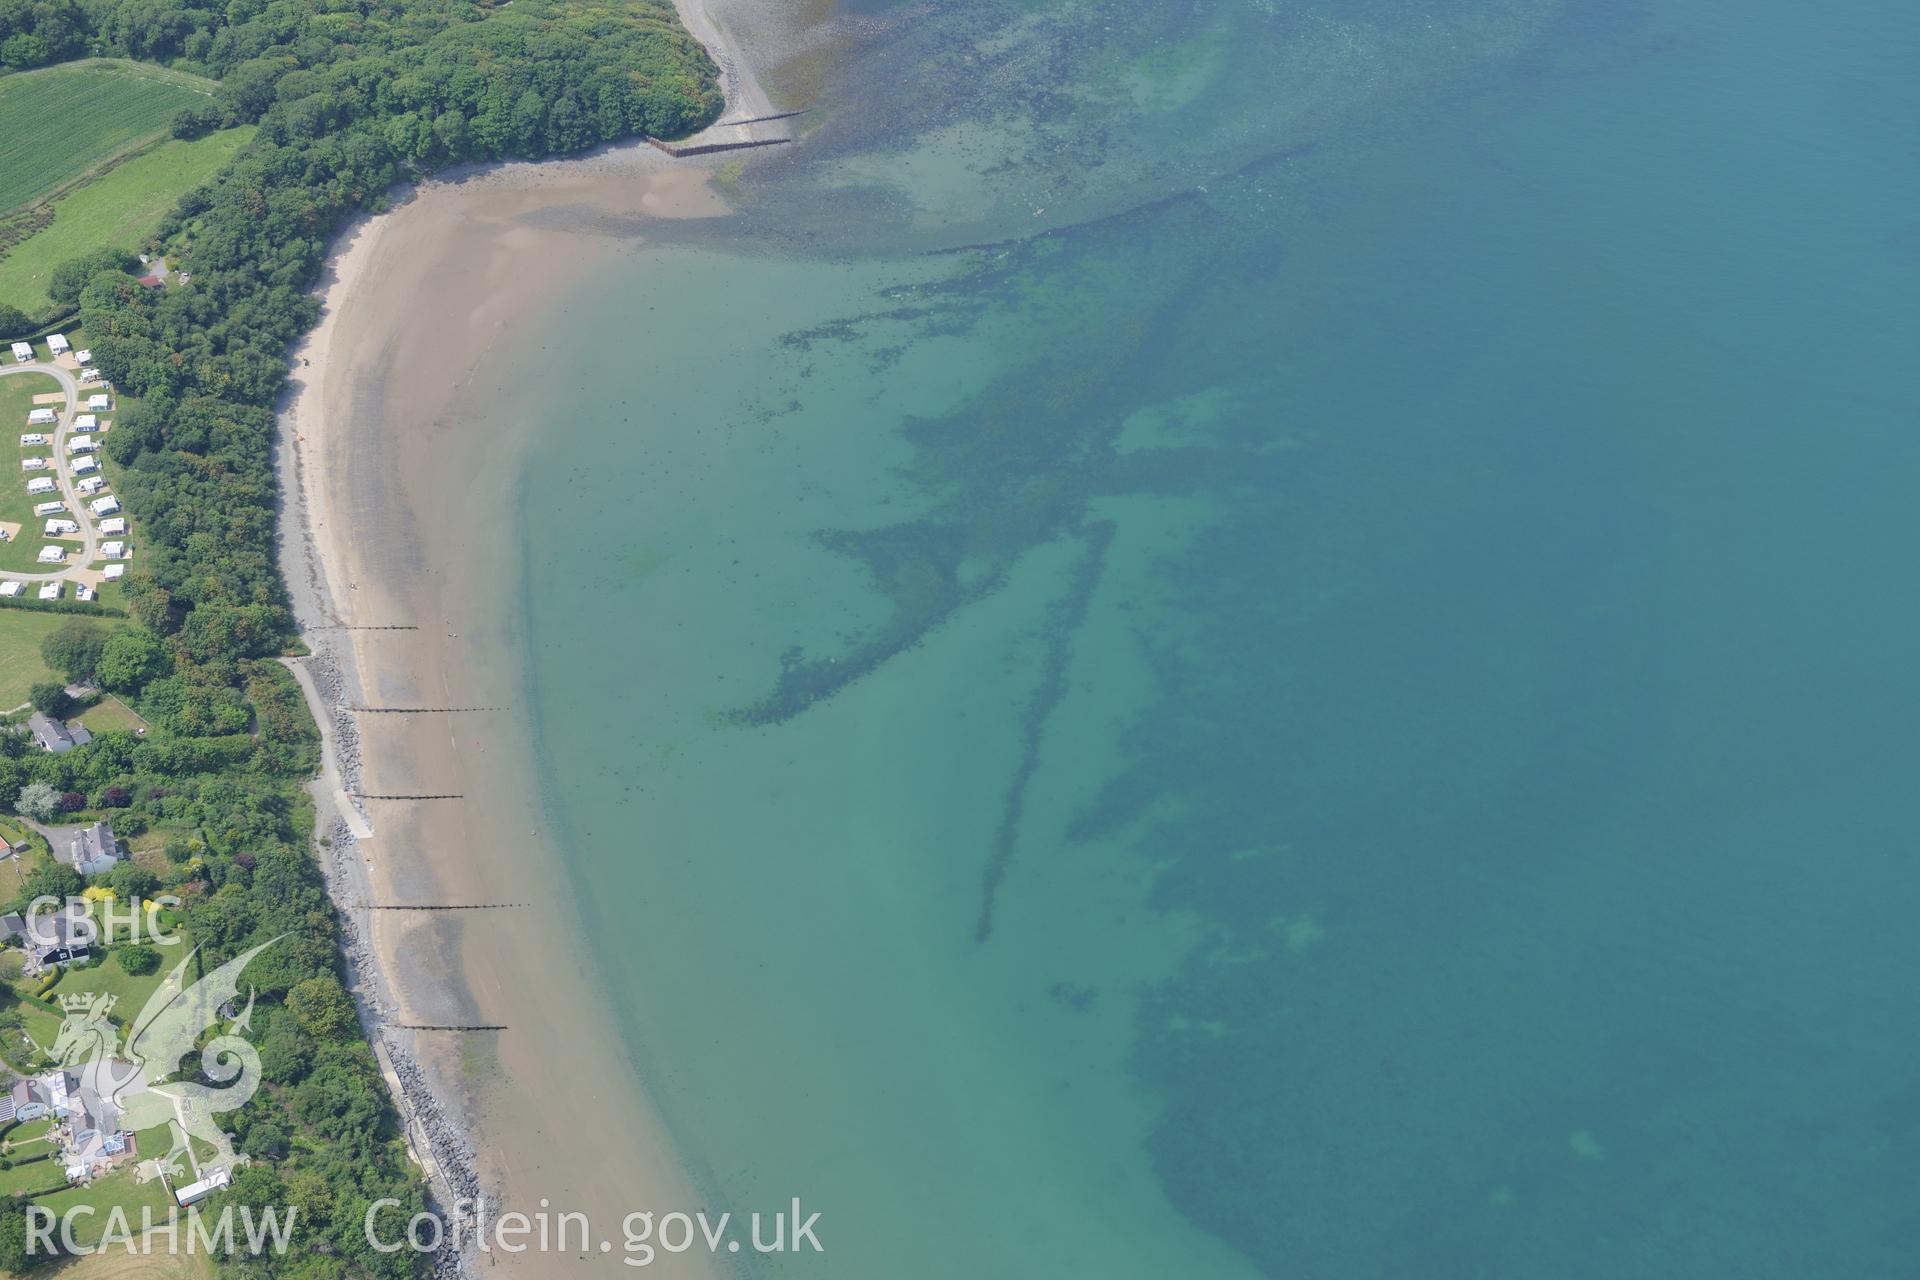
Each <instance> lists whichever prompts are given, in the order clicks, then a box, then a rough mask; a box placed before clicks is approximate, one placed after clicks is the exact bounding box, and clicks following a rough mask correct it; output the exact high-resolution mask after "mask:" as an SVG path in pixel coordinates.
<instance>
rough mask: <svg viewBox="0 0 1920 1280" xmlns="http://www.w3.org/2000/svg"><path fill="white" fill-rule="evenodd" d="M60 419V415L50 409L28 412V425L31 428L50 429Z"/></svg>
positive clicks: (30, 410)
mask: <svg viewBox="0 0 1920 1280" xmlns="http://www.w3.org/2000/svg"><path fill="white" fill-rule="evenodd" d="M59 418H60V415H59V413H57V412H55V411H54V410H52V409H48V408H44V407H43V408H39V409H29V410H27V425H28V426H30V427H50V426H52V425H53V424H54V423H55V422H57V421H58V420H59Z"/></svg>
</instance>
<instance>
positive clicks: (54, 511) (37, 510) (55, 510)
mask: <svg viewBox="0 0 1920 1280" xmlns="http://www.w3.org/2000/svg"><path fill="white" fill-rule="evenodd" d="M66 509H67V504H66V503H64V502H62V501H61V500H60V499H58V498H55V499H54V500H53V501H52V502H40V503H35V504H34V508H33V514H35V515H37V516H57V515H59V514H60V513H61V512H63V511H65V510H66Z"/></svg>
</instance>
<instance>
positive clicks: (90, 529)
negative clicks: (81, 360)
mask: <svg viewBox="0 0 1920 1280" xmlns="http://www.w3.org/2000/svg"><path fill="white" fill-rule="evenodd" d="M16 373H44V374H46V375H47V376H48V377H49V378H52V379H53V380H54V381H55V382H57V383H59V384H60V389H61V390H62V391H64V392H66V395H67V407H66V408H65V409H63V410H62V411H61V413H60V423H59V425H58V426H56V427H55V428H54V430H53V475H54V479H55V481H56V482H57V483H58V484H59V486H60V496H61V497H63V498H65V499H66V502H67V511H68V512H69V514H71V515H72V517H73V518H74V519H75V520H77V521H79V523H80V536H81V539H82V547H81V556H80V559H79V561H78V563H75V562H74V561H73V559H72V557H71V555H69V557H68V562H67V564H66V566H65V567H64V568H62V569H61V570H60V571H59V572H58V573H16V572H14V571H12V570H8V571H7V573H6V575H5V576H7V577H9V578H18V579H20V580H21V581H22V582H56V581H60V580H63V579H66V578H70V577H72V576H73V575H74V574H75V573H76V572H78V571H79V570H81V569H84V568H86V567H87V566H88V565H90V564H92V563H93V562H94V560H95V558H96V557H98V555H99V554H100V534H99V531H98V530H97V529H95V528H94V519H93V509H92V508H91V507H89V506H87V505H86V503H85V502H83V501H82V500H81V498H80V495H79V493H78V492H77V491H75V489H74V487H73V469H72V467H71V466H70V465H69V463H70V462H71V461H72V460H71V459H69V458H68V457H67V455H66V448H67V436H68V434H69V433H70V432H71V431H72V430H73V419H74V415H75V414H77V413H78V412H79V411H80V384H79V383H78V382H75V381H74V378H73V375H72V374H70V373H68V372H67V371H66V370H65V369H62V368H60V367H59V366H58V365H51V364H38V363H35V364H10V365H4V366H0V378H7V377H11V376H13V375H14V374H16ZM15 428H18V429H19V430H20V431H24V430H26V427H25V425H24V424H22V423H15V424H14V425H13V426H11V427H8V428H7V430H9V431H13V430H15ZM32 478H33V477H32V476H31V475H30V474H28V473H27V472H24V471H23V472H21V473H20V478H19V480H18V481H17V482H15V481H9V483H19V484H25V483H26V482H27V481H28V480H31V479H32ZM45 527H46V526H45V525H44V524H23V525H21V526H20V535H19V536H20V537H22V538H24V537H26V536H27V534H28V532H29V531H30V530H32V529H35V528H42V529H43V528H45ZM42 541H43V542H45V541H46V539H43V540H42ZM63 545H65V544H63Z"/></svg>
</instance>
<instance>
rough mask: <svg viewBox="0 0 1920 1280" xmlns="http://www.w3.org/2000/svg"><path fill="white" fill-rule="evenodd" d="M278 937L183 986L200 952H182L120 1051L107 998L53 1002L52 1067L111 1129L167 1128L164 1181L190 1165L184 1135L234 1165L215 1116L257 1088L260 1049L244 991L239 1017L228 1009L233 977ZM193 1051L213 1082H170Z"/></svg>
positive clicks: (236, 980) (236, 987)
mask: <svg viewBox="0 0 1920 1280" xmlns="http://www.w3.org/2000/svg"><path fill="white" fill-rule="evenodd" d="M278 941H279V939H278V938H274V939H271V940H269V941H267V942H263V943H261V944H260V945H259V946H257V947H255V948H254V949H253V950H251V951H248V952H246V953H245V954H243V955H238V956H235V957H234V958H233V959H231V960H229V961H227V962H226V963H225V964H223V965H221V966H220V967H219V968H218V969H215V970H214V971H213V972H212V973H210V974H207V975H206V976H205V977H203V978H201V979H200V981H198V982H195V983H192V984H191V985H189V984H188V983H187V981H186V975H187V969H188V967H189V966H190V965H192V963H193V959H194V956H195V955H197V954H198V953H199V948H197V947H196V948H194V950H193V951H190V952H188V953H187V956H186V958H185V959H183V960H182V961H181V962H180V963H179V964H177V965H175V966H174V968H173V972H172V973H171V974H169V975H168V976H167V978H166V980H165V981H164V982H162V983H161V984H160V986H159V988H158V989H157V990H156V991H155V992H154V993H153V995H152V996H151V997H150V998H149V999H148V1000H147V1003H146V1006H145V1007H144V1008H142V1009H141V1010H140V1016H139V1017H137V1018H135V1019H134V1020H133V1022H132V1023H131V1024H130V1025H129V1026H128V1027H127V1031H126V1042H125V1044H124V1045H122V1044H121V1041H120V1028H119V1027H118V1026H117V1025H115V1023H114V1022H113V1020H112V1019H111V1018H110V1017H109V1016H108V1014H109V1012H110V1011H111V1010H112V1008H113V1005H114V1000H115V997H113V996H111V995H107V994H103V993H95V992H89V993H86V994H81V995H74V996H70V997H67V998H66V999H63V1000H62V1001H61V1005H62V1007H63V1008H64V1009H65V1010H66V1015H67V1016H66V1020H65V1021H64V1022H62V1023H61V1024H60V1034H59V1035H58V1036H57V1037H56V1038H55V1040H54V1042H53V1047H52V1048H51V1049H49V1050H48V1051H47V1052H48V1053H49V1054H50V1055H51V1056H52V1058H53V1059H54V1061H55V1063H56V1064H57V1066H58V1068H60V1069H63V1070H67V1071H71V1072H73V1073H74V1075H75V1076H76V1077H77V1079H78V1082H79V1091H80V1095H81V1098H82V1099H83V1100H85V1102H86V1103H87V1104H88V1109H89V1111H90V1112H96V1111H97V1112H102V1113H104V1112H106V1111H107V1109H108V1108H111V1109H113V1110H114V1111H117V1112H118V1113H119V1123H118V1125H117V1126H116V1127H117V1128H118V1129H121V1130H133V1131H136V1132H138V1131H141V1130H146V1129H151V1128H153V1127H154V1126H156V1125H160V1124H163V1123H164V1124H166V1125H168V1126H169V1132H170V1133H171V1135H172V1138H173V1146H172V1148H171V1149H170V1150H169V1151H168V1152H167V1153H166V1154H165V1155H164V1156H162V1157H161V1159H160V1166H161V1168H163V1169H165V1170H166V1171H167V1172H168V1174H169V1176H178V1175H179V1173H180V1172H181V1170H182V1168H183V1167H184V1166H185V1164H186V1163H187V1162H188V1161H189V1159H190V1152H189V1150H188V1146H187V1140H188V1137H189V1136H191V1137H194V1138H198V1139H200V1140H201V1141H202V1142H204V1143H206V1144H208V1145H210V1146H211V1147H213V1148H214V1150H215V1151H216V1152H217V1153H218V1155H217V1159H218V1160H219V1161H221V1162H225V1163H228V1164H232V1163H236V1162H237V1160H238V1157H236V1155H235V1153H234V1150H233V1144H232V1142H231V1141H230V1140H229V1139H228V1138H227V1134H226V1130H225V1129H224V1128H222V1127H221V1126H220V1125H219V1124H218V1123H216V1122H215V1120H214V1116H215V1115H216V1114H224V1113H225V1112H229V1111H232V1110H234V1109H235V1108H236V1107H239V1106H242V1105H244V1104H245V1103H246V1101H247V1099H249V1098H251V1097H252V1096H253V1094H254V1090H256V1089H258V1088H259V1087H260V1053H259V1051H258V1050H256V1049H255V1048H254V1047H253V1045H252V1043H251V1042H249V1041H248V1040H247V1039H246V1036H245V1033H246V1032H247V1031H248V1029H249V1028H250V1026H251V1021H252V1016H253V1001H254V993H253V992H252V991H251V990H249V992H248V993H247V1003H246V1006H245V1008H243V1009H241V1010H239V1011H238V1012H237V1013H235V1012H232V1011H231V1006H232V1004H233V1003H234V1002H235V1001H236V999H237V998H238V996H239V993H240V971H241V970H243V969H245V968H246V967H247V964H248V963H249V962H250V961H251V960H252V959H253V958H254V957H255V956H257V955H259V954H260V953H261V952H262V951H265V950H266V949H267V948H268V947H270V946H272V945H273V944H274V943H275V942H278ZM222 1022H224V1023H225V1024H226V1025H225V1026H224V1027H221V1026H220V1024H221V1023H222ZM216 1027H219V1030H218V1031H217V1032H216V1033H215V1034H214V1035H213V1036H211V1037H210V1038H208V1039H206V1040H205V1042H204V1043H202V1035H203V1033H205V1032H207V1031H209V1030H212V1029H214V1028H216ZM196 1049H197V1050H198V1052H199V1057H200V1071H199V1074H200V1075H201V1076H203V1077H205V1079H207V1080H211V1081H213V1082H214V1083H213V1084H211V1085H209V1084H204V1083H201V1082H200V1081H199V1080H169V1077H171V1076H173V1075H174V1074H175V1073H176V1072H178V1071H179V1070H180V1064H181V1060H182V1059H184V1058H186V1057H187V1056H188V1055H190V1054H192V1053H194V1052H195V1050H196ZM99 1118H103V1117H98V1116H96V1119H99ZM202 1163H206V1162H205V1161H202Z"/></svg>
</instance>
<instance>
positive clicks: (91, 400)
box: [87, 391, 113, 413]
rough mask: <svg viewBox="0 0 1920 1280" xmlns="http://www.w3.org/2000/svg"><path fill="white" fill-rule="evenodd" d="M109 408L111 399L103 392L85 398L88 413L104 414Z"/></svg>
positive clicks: (111, 402) (111, 406)
mask: <svg viewBox="0 0 1920 1280" xmlns="http://www.w3.org/2000/svg"><path fill="white" fill-rule="evenodd" d="M111 408H113V397H112V396H110V395H108V394H106V393H105V392H104V391H103V392H100V393H98V394H96V395H90V396H88V397H87V412H88V413H105V412H106V411H107V410H109V409H111Z"/></svg>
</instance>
